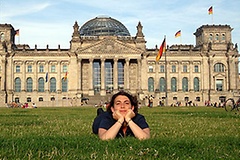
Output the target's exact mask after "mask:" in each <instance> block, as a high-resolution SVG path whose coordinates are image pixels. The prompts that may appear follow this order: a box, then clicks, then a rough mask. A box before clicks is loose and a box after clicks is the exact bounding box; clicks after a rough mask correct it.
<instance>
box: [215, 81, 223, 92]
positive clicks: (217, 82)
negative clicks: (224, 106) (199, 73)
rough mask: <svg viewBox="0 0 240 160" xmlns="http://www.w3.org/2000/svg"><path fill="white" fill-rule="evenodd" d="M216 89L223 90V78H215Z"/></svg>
mask: <svg viewBox="0 0 240 160" xmlns="http://www.w3.org/2000/svg"><path fill="white" fill-rule="evenodd" d="M216 90H217V91H222V90H223V80H222V79H217V80H216Z"/></svg>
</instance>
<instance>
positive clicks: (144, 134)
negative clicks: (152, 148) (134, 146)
mask: <svg viewBox="0 0 240 160" xmlns="http://www.w3.org/2000/svg"><path fill="white" fill-rule="evenodd" d="M134 116H136V114H135V113H134V112H133V110H131V109H129V110H128V113H127V114H126V116H125V121H126V123H127V125H128V126H129V127H130V128H131V130H132V132H133V134H134V136H135V137H136V138H138V139H140V140H143V139H149V138H150V129H149V128H144V129H142V128H141V127H139V126H138V125H137V124H136V123H135V122H133V121H132V118H133V117H134Z"/></svg>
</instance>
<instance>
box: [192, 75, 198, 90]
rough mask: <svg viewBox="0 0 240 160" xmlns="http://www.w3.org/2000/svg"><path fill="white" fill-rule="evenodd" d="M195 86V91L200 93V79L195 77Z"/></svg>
mask: <svg viewBox="0 0 240 160" xmlns="http://www.w3.org/2000/svg"><path fill="white" fill-rule="evenodd" d="M193 84H194V91H195V92H198V91H199V78H198V77H195V78H194V79H193Z"/></svg>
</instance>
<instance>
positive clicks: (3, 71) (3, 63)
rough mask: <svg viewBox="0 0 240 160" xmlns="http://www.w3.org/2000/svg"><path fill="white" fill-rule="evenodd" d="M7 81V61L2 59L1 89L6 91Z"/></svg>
mask: <svg viewBox="0 0 240 160" xmlns="http://www.w3.org/2000/svg"><path fill="white" fill-rule="evenodd" d="M5 81H6V61H5V60H2V77H1V91H5V90H6V85H5ZM13 81H14V80H13ZM13 90H14V89H13Z"/></svg>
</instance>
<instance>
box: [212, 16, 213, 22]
mask: <svg viewBox="0 0 240 160" xmlns="http://www.w3.org/2000/svg"><path fill="white" fill-rule="evenodd" d="M212 24H213V14H212Z"/></svg>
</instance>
